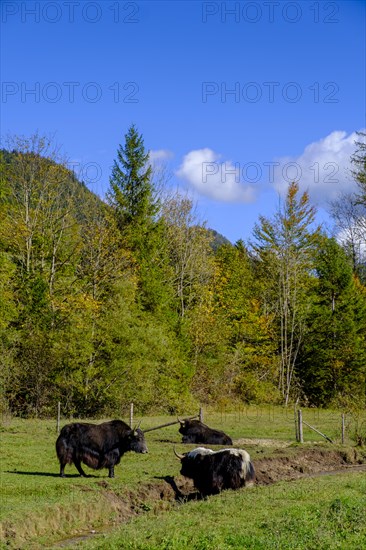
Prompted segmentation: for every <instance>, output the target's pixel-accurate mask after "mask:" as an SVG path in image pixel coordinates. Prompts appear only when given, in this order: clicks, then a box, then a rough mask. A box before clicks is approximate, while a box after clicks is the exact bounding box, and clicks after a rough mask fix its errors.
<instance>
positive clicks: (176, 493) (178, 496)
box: [154, 476, 204, 504]
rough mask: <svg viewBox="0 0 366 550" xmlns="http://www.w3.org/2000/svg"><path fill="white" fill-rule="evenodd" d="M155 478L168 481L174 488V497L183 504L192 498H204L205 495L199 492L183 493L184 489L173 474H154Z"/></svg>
mask: <svg viewBox="0 0 366 550" xmlns="http://www.w3.org/2000/svg"><path fill="white" fill-rule="evenodd" d="M154 479H163V480H164V481H166V482H167V483H168V485H170V486H171V488H172V489H173V491H174V497H175V500H176V501H177V502H181V503H182V504H184V503H185V502H190V501H191V500H204V497H203V496H202V495H201V493H198V492H194V493H189V494H184V493H182V491H181V490H180V489H179V487H178V485H177V484H176V482H175V479H174V477H173V476H154Z"/></svg>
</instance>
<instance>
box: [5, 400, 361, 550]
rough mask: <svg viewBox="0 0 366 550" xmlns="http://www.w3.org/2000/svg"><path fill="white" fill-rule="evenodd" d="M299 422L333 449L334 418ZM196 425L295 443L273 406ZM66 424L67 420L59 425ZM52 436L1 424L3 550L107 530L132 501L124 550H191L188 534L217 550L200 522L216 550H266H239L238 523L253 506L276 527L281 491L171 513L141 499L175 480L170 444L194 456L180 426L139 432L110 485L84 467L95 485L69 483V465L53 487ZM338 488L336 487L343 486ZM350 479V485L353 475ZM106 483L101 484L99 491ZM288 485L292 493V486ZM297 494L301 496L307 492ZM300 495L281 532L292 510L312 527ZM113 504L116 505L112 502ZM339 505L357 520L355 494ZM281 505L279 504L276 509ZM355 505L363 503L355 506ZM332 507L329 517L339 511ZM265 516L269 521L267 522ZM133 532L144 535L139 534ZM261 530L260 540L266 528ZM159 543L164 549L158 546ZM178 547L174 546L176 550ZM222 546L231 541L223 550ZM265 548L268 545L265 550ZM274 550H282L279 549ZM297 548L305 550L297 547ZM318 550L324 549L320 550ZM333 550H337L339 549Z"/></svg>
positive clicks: (45, 429) (34, 426) (289, 416)
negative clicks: (134, 449) (142, 447)
mask: <svg viewBox="0 0 366 550" xmlns="http://www.w3.org/2000/svg"><path fill="white" fill-rule="evenodd" d="M189 414H191V412H190V411H188V413H187V416H188V415H189ZM182 416H183V415H182ZM304 419H305V420H307V421H308V422H309V423H310V424H313V425H314V426H315V427H317V428H318V429H320V430H321V431H323V432H324V433H326V434H327V435H329V436H330V437H332V438H333V439H334V440H337V441H339V439H340V413H339V412H331V411H317V410H308V411H304ZM125 420H126V419H125ZM172 420H174V418H172V417H167V416H164V417H163V416H160V417H149V418H143V419H142V427H143V428H148V427H152V426H157V425H158V424H163V423H164V422H169V421H172ZM204 420H205V422H207V423H208V424H209V425H211V426H214V427H217V428H219V429H223V430H225V431H226V432H227V433H229V434H230V435H231V436H232V437H233V438H234V440H235V439H242V438H258V439H274V440H277V441H278V442H279V443H280V442H281V441H285V442H287V443H288V444H290V443H291V442H293V441H294V427H293V411H291V410H288V411H286V410H284V409H282V408H280V407H278V408H275V407H263V408H259V407H255V408H254V407H251V408H246V409H243V410H240V411H236V412H235V411H234V412H226V411H219V412H212V411H205V419H204ZM65 423H67V421H64V422H63V423H62V424H65ZM55 428H56V425H55V421H52V420H42V421H41V420H20V419H3V422H2V423H1V424H0V504H1V507H0V541H1V540H2V541H3V544H4V545H5V544H6V547H8V546H10V547H15V548H27V549H28V548H40V547H43V546H52V544H54V543H55V542H56V541H58V540H62V539H67V538H69V537H73V536H74V535H77V534H80V533H90V531H91V530H96V531H100V530H103V529H106V528H109V527H110V526H111V525H112V524H113V522H114V521H116V520H117V518H118V516H119V515H120V514H121V507H122V508H123V505H124V503H131V500H132V501H133V503H135V504H134V508H135V510H134V513H135V514H136V515H138V514H140V515H141V517H137V518H136V517H135V518H133V516H131V521H130V523H128V524H127V525H125V527H124V530H123V531H124V532H126V533H129V534H130V535H129V536H130V537H131V538H130V539H127V538H126V539H125V540H126V541H128V545H127V546H126V548H135V546H133V544H135V542H134V541H136V544H139V545H140V546H136V548H140V547H141V548H154V546H149V544H150V542H151V541H152V542H151V544H153V545H154V544H155V545H161V546H155V547H156V548H158V547H159V548H160V547H161V548H178V547H179V548H185V546H184V545H185V544H186V545H188V544H191V547H192V544H193V542H192V541H191V542H190V540H191V539H190V537H192V536H193V535H192V529H191V528H190V526H191V525H192V526H193V531H194V533H195V534H194V536H195V537H196V538H195V539H194V544H197V546H194V547H195V548H206V547H207V548H209V547H210V548H213V549H215V548H216V546H215V545H216V542H214V543H212V544H211V543H210V541H209V539H207V540H206V537H207V536H208V535H207V533H211V531H207V529H206V528H205V524H206V522H209V523H211V524H212V529H213V531H212V533H213V534H212V533H211V534H210V536H211V535H212V536H214V537H218V540H219V541H220V544H221V545H223V546H222V548H226V547H228V548H230V547H235V545H239V546H236V547H238V548H245V547H247V546H245V544H248V545H249V546H248V547H249V548H252V547H253V548H262V547H263V548H264V546H261V545H260V544H262V542H258V545H257V546H253V545H252V546H250V544H251V543H245V544H244V543H243V544H244V546H243V544H242V543H240V541H239V539H240V537H241V538H242V537H246V536H247V535H246V531H245V529H244V527H245V526H246V524H247V523H248V519H247V517H246V514H251V513H252V512H251V511H252V510H254V509H256V506H257V504H256V503H257V502H258V510H259V515H258V517H262V516H263V519H261V522H262V523H263V524H264V522H266V521H269V520H270V519H271V521H272V520H273V521H275V518H276V517H277V506H273V502H272V500H273V499H272V500H271V498H268V495H271V491H280V492H281V494H284V491H285V489H284V488H277V487H280V485H276V486H273V487H269V488H264V487H262V488H260V487H259V488H258V487H256V488H254V489H251V490H250V491H243V492H241V491H239V492H237V493H226V494H224V495H220V496H219V497H215V498H213V499H209V501H207V502H191V503H189V504H187V505H184V506H178V505H175V503H172V504H171V503H163V502H160V503H154V502H152V501H151V500H149V498H150V499H151V495H150V497H149V492H147V493H146V495H147V496H146V499H145V497H144V495H143V494H141V488H143V487H146V486H152V485H154V484H155V485H156V484H158V483H164V482H163V481H162V478H163V477H164V476H166V475H170V476H177V475H178V473H179V463H178V461H177V460H176V458H175V457H174V455H173V444H174V443H175V444H176V448H177V450H178V451H179V452H183V451H185V450H187V449H190V448H192V447H193V446H184V445H182V444H181V443H180V441H181V436H180V434H179V433H178V426H170V427H167V428H163V429H161V430H157V431H153V432H149V433H147V434H146V440H147V444H148V447H149V454H147V455H136V454H135V453H127V454H126V455H125V456H124V457H123V459H122V461H121V464H120V465H119V466H117V467H116V476H117V477H116V478H115V479H113V480H109V479H108V478H107V470H101V471H99V472H94V471H90V470H89V469H88V468H86V470H87V471H88V473H92V474H93V475H94V477H91V478H86V479H84V478H80V477H78V476H77V471H76V469H75V467H74V466H68V467H66V474H67V476H68V477H67V478H65V479H61V478H59V477H58V473H59V465H58V461H57V458H56V454H55V440H56V430H55ZM309 440H312V441H314V442H317V443H318V444H319V442H320V441H322V438H321V437H320V436H318V435H317V434H315V433H314V432H310V431H307V432H305V441H306V442H307V445H310V442H309ZM325 445H330V444H325ZM296 447H297V446H296V445H295V446H294V447H293V448H289V449H288V453H289V454H290V453H291V452H296ZM245 448H247V450H248V451H249V452H250V454H251V456H252V459H254V460H256V458H258V457H265V456H269V455H271V454H272V453H273V452H274V450H273V449H274V448H273V447H261V446H260V445H258V444H255V445H245ZM283 452H287V449H284V450H283ZM342 479H344V478H343V477H342ZM349 479H350V481H349V483H352V479H353V477H352V476H350V478H349ZM354 479H358V478H357V476H356V477H355V478H354ZM361 481H362V479H360V481H357V482H355V483H356V486H357V484H358V487H361V486H362V483H361ZM105 482H107V483H108V488H107V489H106V487H105ZM314 483H315V482H314ZM319 483H321V482H319ZM330 483H331V484H333V483H334V481H332V480H331V481H330ZM287 485H288V486H289V487H290V485H291V484H287ZM287 485H285V486H284V487H287ZM296 485H297V484H296ZM291 486H292V485H291ZM294 486H295V484H294ZM275 487H276V489H275ZM304 487H305V489H306V486H304ZM305 489H301V491H303V494H304V502H303V500H301V502H300V503H298V502H297V500H296V499H293V498H290V500H289V503H290V504H289V510H287V508H286V506H287V505H286V502H284V503H283V505H282V504H281V507H284V509H283V512H282V514H280V515H279V516H278V522H279V525H282V523H281V521H280V519H281V517H282V518H283V521H285V520H286V521H287V519H288V518H290V517H292V512H291V510H292V509H293V510H294V512H293V513H295V510H297V509H298V507H299V506H300V505H301V506H302V505H304V506H306V510H305V512H306V514H310V516H309V517H311V518H313V515H312V514H314V513H315V512H314V511H313V510H312V508H311V506H313V504H312V502H311V499H309V502H307V497H306V495H307V491H306V490H305ZM344 489H346V486H345V487H344ZM348 493H350V494H348ZM363 494H365V488H363ZM111 495H113V496H115V497H116V498H111ZM352 495H353V497H352ZM337 498H339V499H341V504H340V505H339V506H341V508H340V510H341V511H342V514H343V512H344V513H345V514H346V515H347V513H348V512H347V510H348V511H349V513H350V514H351V511H352V510H353V508H352V507H355V511H354V513H355V514H356V515H357V513H358V512H357V506H358V504H357V503H358V500H357V499H356V500H355V498H356V497H355V494H353V493H352V491H351V490H350V491H348V492H347V491H346V490H345V492H343V489H342V493H341V494H338V495H333V496H332V498H331V499H330V500H329V502H328V506H331V505H332V502H333V501H335V500H336V499H337ZM352 498H354V500H352ZM357 498H358V497H357ZM248 499H249V500H248ZM286 499H287V497H286V498H285V499H284V500H286ZM332 499H333V500H332ZM226 502H227V503H228V505H229V504H230V503H232V506H233V508H232V512H230V514H231V513H232V514H234V510H235V507H236V509H237V512H236V516H235V514H234V518H235V517H236V523H235V522H234V520H233V521H232V520H231V519H230V517H229V515H230V514H225V512H224V507H225V506H226V504H225V505H224V504H220V503H226ZM281 502H282V501H281ZM277 504H278V501H277ZM359 505H361V504H360V503H359ZM363 505H364V501H363ZM223 506H224V507H223ZM334 506H335V508H334V510H335V509H336V507H337V506H338V504H335V505H334ZM238 510H239V511H240V513H239V512H238ZM122 511H123V510H122ZM146 512H148V513H146ZM163 512H164V513H163ZM346 512H347V513H346ZM339 513H341V512H339ZM197 514H198V515H197ZM200 514H202V517H204V518H205V519H204V521H203V520H202V521H203V522H202V524H201V523H200V521H201V520H200V519H199V515H200ZM238 514H239V515H238ZM266 514H267V516H268V517H267V519H265V517H266ZM211 516H212V517H211ZM250 517H251V518H252V519H251V520H250V522H249V523H253V521H254V519H253V518H254V517H255V516H250ZM337 517H338V516H337ZM342 517H343V516H342ZM157 518H158V519H157ZM210 518H211V519H210ZM215 518H216V519H217V522H216V519H215ZM314 518H315V516H314ZM314 518H313V519H311V521H312V522H314V526H315V527H314V529H315V528H316V529H317V527H316V525H317V524H316V521H315V519H316V518H315V519H314ZM309 521H310V520H309ZM319 521H320V520H319ZM342 521H343V520H342ZM345 521H346V520H345ZM144 522H146V524H145V523H144ZM225 522H227V525H225ZM255 523H256V524H257V523H258V522H257V521H256V522H255ZM181 524H182V525H184V528H182V530H181V531H179V532H178V531H176V530H175V528H172V525H181ZM234 524H235V525H237V524H240V525H241V524H243V529H241V528H240V529H239V530H238V526H235V525H234ZM300 524H301V521H300ZM200 525H201V527H200ZM347 525H348V524H346V526H347ZM164 526H165V527H164ZM216 527H217V529H216ZM309 528H310V526H309ZM347 528H348V527H347ZM171 529H173V530H172V532H170V531H171ZM263 529H264V528H263ZM273 529H275V527H273ZM284 529H285V530H286V529H289V527H288V526H287V527H284ZM304 529H305V528H304ZM140 530H141V533H142V534H139V533H140ZM264 531H265V532H266V530H265V529H264ZM149 533H150V534H151V536H150V535H149ZM172 533H173V534H172ZM260 534H261V528H259V527H258V532H257V533H256V534H255V533H253V535H252V536H253V537H259V538H258V541H261V540H262V539H263V537H264V536H265V535H264V534H263V533H262V535H263V536H262V535H261V536H262V538H261V537H260V536H259V535H260ZM356 535H357V533H356V534H355V537H356ZM267 536H268V532H267ZM279 536H280V535H279ZM357 536H358V535H357ZM141 537H142V538H141ZM148 537H150V538H148ZM177 537H178V538H177ZM230 537H232V539H231V538H230ZM238 537H239V538H238ZM176 538H177V539H176ZM165 539H166V541H167V542H166V545H165V546H164V544H165V542H164V540H165ZM175 539H176V540H175ZM180 539H181V540H182V542H181V543H179V545H178V541H179V540H180ZM116 540H118V539H116ZM205 540H206V542H205ZM230 540H233V541H234V542H233V543H232V544H231V543H230ZM243 540H244V539H243ZM248 540H249V539H248ZM253 540H254V539H253ZM255 540H257V539H255ZM263 540H264V539H263ZM274 540H277V539H274ZM279 540H280V539H279ZM355 540H356V539H355ZM149 541H150V542H149ZM174 541H175V542H174ZM235 541H236V542H235ZM85 544H89V543H85ZM98 544H101V545H102V546H101V548H109V542H108V543H107V544H106V545H104V544H105V543H104V542H103V541H102V542H100V543H98ZM113 544H114V543H113ZM116 544H117V547H122V546H121V542H116ZM118 544H119V546H118ZM126 544H127V542H126ZM174 544H175V546H174ZM210 544H211V546H210ZM230 544H231V546H230ZM253 544H254V543H253ZM255 544H257V543H255ZM263 544H264V543H263ZM103 545H104V546H103ZM144 545H145V546H144ZM205 545H206V546H205ZM225 545H226V546H225ZM269 547H270V546H268V544H267V546H266V548H269ZM274 547H275V546H273V548H274ZM277 547H278V548H282V543H281V545H280V546H277ZM300 547H301V546H299V548H300ZM305 547H306V546H303V548H305ZM324 547H325V548H326V546H324ZM339 547H340V548H341V546H339ZM217 548H220V546H217ZM283 548H286V546H283ZM295 548H296V546H295Z"/></svg>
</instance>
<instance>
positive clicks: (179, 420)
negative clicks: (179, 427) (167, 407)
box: [177, 416, 185, 424]
mask: <svg viewBox="0 0 366 550" xmlns="http://www.w3.org/2000/svg"><path fill="white" fill-rule="evenodd" d="M177 420H178V422H179V423H180V424H184V422H185V420H181V419H180V418H179V416H177Z"/></svg>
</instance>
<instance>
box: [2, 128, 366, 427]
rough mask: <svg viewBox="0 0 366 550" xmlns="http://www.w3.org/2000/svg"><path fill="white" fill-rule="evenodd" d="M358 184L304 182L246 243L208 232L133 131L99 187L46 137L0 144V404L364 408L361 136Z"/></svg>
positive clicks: (88, 408) (84, 413) (21, 412)
mask: <svg viewBox="0 0 366 550" xmlns="http://www.w3.org/2000/svg"><path fill="white" fill-rule="evenodd" d="M358 135H359V140H360V141H358V142H356V143H355V153H354V154H353V156H352V158H351V166H352V173H351V174H350V175H351V177H352V178H353V179H354V181H355V182H356V189H357V190H356V192H353V193H349V194H347V195H343V196H341V197H339V199H338V200H337V201H335V202H333V203H332V204H331V205H329V211H330V214H331V217H332V220H333V228H332V229H331V232H330V230H329V229H328V230H326V229H325V228H324V227H322V226H321V225H318V224H317V223H316V209H315V207H314V206H312V205H311V202H310V199H309V196H308V194H307V193H306V192H305V193H301V192H300V189H299V183H298V182H293V183H291V184H289V186H288V189H287V194H286V196H285V197H284V198H282V199H281V201H280V202H279V204H278V205H277V208H276V207H274V212H273V216H272V217H271V218H266V217H263V216H260V217H259V219H258V221H257V223H256V224H255V227H254V228H253V231H252V237H251V239H249V241H248V242H243V241H242V240H240V241H238V242H236V243H235V244H231V243H230V242H228V241H227V240H226V239H225V238H222V237H221V236H220V235H218V234H217V233H216V231H215V230H214V229H215V228H208V227H206V225H205V223H203V222H202V221H200V219H199V217H198V216H197V213H196V209H195V205H194V203H193V202H192V200H191V199H190V198H189V196H188V195H185V194H182V193H180V192H178V191H174V190H172V189H171V187H170V186H169V184H168V180H169V178H168V177H167V175H166V173H165V171H164V169H163V168H159V167H155V166H153V165H151V164H150V162H149V153H148V150H147V149H146V148H145V144H144V139H143V135H142V134H140V133H139V131H138V129H137V128H136V126H134V125H132V126H131V127H130V128H128V130H127V133H126V134H125V136H124V142H123V143H122V144H120V145H119V147H118V149H117V153H116V158H115V160H114V164H113V169H112V171H111V174H110V179H109V188H108V192H107V193H106V196H105V198H104V199H103V200H102V199H101V198H99V197H98V196H97V195H95V194H93V193H92V192H91V191H90V190H88V188H87V186H86V185H85V184H84V183H83V182H82V181H78V179H77V178H76V177H75V175H74V173H73V172H72V171H71V170H70V169H69V168H68V165H67V162H66V161H65V160H64V159H63V158H62V157H61V155H60V152H59V149H58V147H57V146H56V145H55V143H54V142H53V140H52V139H51V138H47V137H45V136H42V135H39V134H35V135H32V136H30V137H23V136H10V137H9V139H8V142H7V144H6V147H5V148H3V149H2V150H1V152H0V153H1V159H0V163H1V183H0V222H1V223H0V348H1V350H0V363H1V366H0V411H1V412H2V413H10V414H14V415H17V416H22V417H47V416H50V415H53V414H54V412H55V410H56V408H57V402H59V401H60V402H61V407H62V412H63V414H65V415H70V416H80V417H88V416H89V417H91V416H94V417H95V416H101V415H112V414H120V412H121V410H123V407H125V406H126V405H127V404H128V403H130V402H131V401H133V402H134V403H135V405H136V407H137V408H138V410H139V411H140V412H141V413H142V412H144V413H153V412H154V413H169V414H177V413H178V414H179V412H180V411H183V410H188V409H189V408H192V407H195V406H196V405H197V404H198V403H199V404H208V405H210V404H214V405H215V406H235V404H236V403H237V404H239V403H240V404H241V403H248V404H250V403H258V404H282V405H289V404H290V403H294V402H298V403H301V404H303V405H307V406H319V407H339V406H342V407H345V408H347V407H354V406H357V407H360V408H361V407H365V405H366V145H365V139H364V138H365V134H362V133H360V134H358Z"/></svg>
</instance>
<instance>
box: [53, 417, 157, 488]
mask: <svg viewBox="0 0 366 550" xmlns="http://www.w3.org/2000/svg"><path fill="white" fill-rule="evenodd" d="M127 451H135V452H136V453H147V447H146V443H145V439H144V434H143V432H142V430H140V429H139V428H138V429H136V430H133V429H131V428H130V427H129V426H128V425H127V424H126V423H125V422H123V421H122V420H111V421H110V422H104V423H102V424H87V423H83V422H75V423H73V424H67V425H66V426H64V427H63V428H62V430H61V432H60V435H59V437H58V439H57V441H56V453H57V457H58V459H59V461H60V476H61V477H64V476H65V465H66V464H72V463H74V464H75V466H76V468H77V470H78V472H79V474H80V475H81V476H83V477H87V476H86V474H85V472H84V470H83V469H82V467H81V462H83V463H84V464H86V465H87V466H89V467H90V468H93V469H94V470H100V469H101V468H108V469H109V477H114V466H115V465H116V464H119V462H120V460H121V458H122V456H123V455H124V453H125V452H127Z"/></svg>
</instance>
